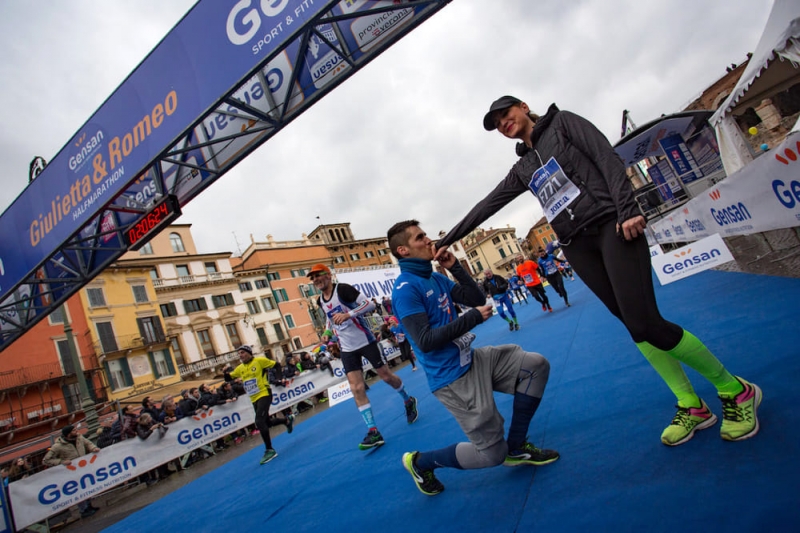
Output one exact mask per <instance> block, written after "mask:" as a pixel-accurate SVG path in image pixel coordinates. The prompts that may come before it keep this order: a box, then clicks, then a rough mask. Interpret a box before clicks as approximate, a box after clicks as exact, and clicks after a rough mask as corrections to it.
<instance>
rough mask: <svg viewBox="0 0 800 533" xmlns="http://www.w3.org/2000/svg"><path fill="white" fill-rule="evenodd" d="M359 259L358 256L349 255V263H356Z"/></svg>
mask: <svg viewBox="0 0 800 533" xmlns="http://www.w3.org/2000/svg"><path fill="white" fill-rule="evenodd" d="M359 259H361V258H360V257H358V254H350V261H358V260H359Z"/></svg>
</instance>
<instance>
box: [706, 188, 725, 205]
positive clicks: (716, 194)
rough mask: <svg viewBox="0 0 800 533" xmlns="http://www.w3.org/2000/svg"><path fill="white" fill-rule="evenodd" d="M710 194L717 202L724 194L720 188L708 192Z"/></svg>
mask: <svg viewBox="0 0 800 533" xmlns="http://www.w3.org/2000/svg"><path fill="white" fill-rule="evenodd" d="M708 196H709V197H710V198H711V199H712V200H714V201H715V202H716V201H717V200H719V197H720V196H722V195H721V194H720V192H719V189H714V190H713V191H711V192H710V193H708Z"/></svg>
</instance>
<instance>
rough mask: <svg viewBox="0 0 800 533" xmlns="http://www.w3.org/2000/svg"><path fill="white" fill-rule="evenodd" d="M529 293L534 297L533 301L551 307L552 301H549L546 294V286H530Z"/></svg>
mask: <svg viewBox="0 0 800 533" xmlns="http://www.w3.org/2000/svg"><path fill="white" fill-rule="evenodd" d="M528 291H529V292H530V293H531V294H532V295H533V299H534V300H536V301H537V302H539V303H540V304H542V305H546V306H547V307H550V300H548V299H547V293H546V292H544V285H542V284H541V283H540V284H538V285H528Z"/></svg>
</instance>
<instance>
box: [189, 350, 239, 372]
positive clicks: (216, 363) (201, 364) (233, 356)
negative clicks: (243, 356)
mask: <svg viewBox="0 0 800 533" xmlns="http://www.w3.org/2000/svg"><path fill="white" fill-rule="evenodd" d="M231 361H235V362H236V363H239V352H236V351H233V352H227V353H224V354H222V355H215V356H213V357H209V358H208V359H202V360H200V361H195V362H194V363H188V364H185V365H179V366H178V372H180V374H181V378H183V377H185V376H188V375H189V374H196V373H198V372H201V371H203V370H208V369H214V368H222V367H224V366H225V365H226V364H228V363H229V362H231ZM234 366H235V365H234Z"/></svg>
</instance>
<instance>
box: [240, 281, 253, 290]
mask: <svg viewBox="0 0 800 533" xmlns="http://www.w3.org/2000/svg"><path fill="white" fill-rule="evenodd" d="M239 290H240V291H242V292H247V291H252V290H253V286H252V285H251V284H250V282H249V281H243V282H241V283H239Z"/></svg>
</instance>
